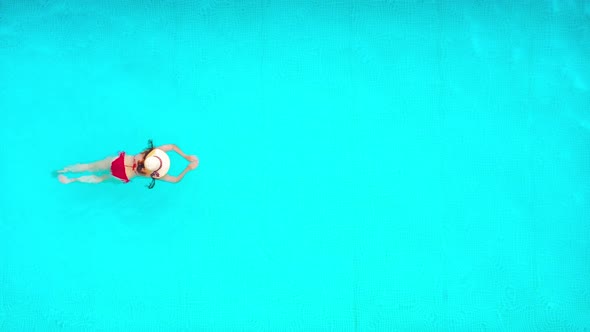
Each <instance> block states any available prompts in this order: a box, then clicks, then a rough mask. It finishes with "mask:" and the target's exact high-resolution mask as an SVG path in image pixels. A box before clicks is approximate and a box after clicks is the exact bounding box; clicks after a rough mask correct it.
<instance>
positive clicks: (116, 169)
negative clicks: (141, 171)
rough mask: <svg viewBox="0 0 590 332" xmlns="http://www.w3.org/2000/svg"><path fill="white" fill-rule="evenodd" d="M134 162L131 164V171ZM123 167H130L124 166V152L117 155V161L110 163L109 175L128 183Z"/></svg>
mask: <svg viewBox="0 0 590 332" xmlns="http://www.w3.org/2000/svg"><path fill="white" fill-rule="evenodd" d="M135 166H136V164H135V161H134V162H133V170H134V171H135ZM125 167H131V166H127V165H125V152H121V153H120V154H119V157H117V159H115V160H113V162H111V174H112V175H113V176H114V177H116V178H119V179H121V180H122V181H123V182H125V183H127V182H129V178H128V177H127V172H126V171H125Z"/></svg>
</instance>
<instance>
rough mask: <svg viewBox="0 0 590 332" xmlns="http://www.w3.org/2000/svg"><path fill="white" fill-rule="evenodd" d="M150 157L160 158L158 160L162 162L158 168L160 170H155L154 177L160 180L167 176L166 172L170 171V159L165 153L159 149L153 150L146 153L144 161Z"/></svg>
mask: <svg viewBox="0 0 590 332" xmlns="http://www.w3.org/2000/svg"><path fill="white" fill-rule="evenodd" d="M150 157H158V158H160V160H162V167H160V169H159V170H157V172H158V176H154V177H155V178H161V177H163V176H164V175H166V174H168V171H169V170H170V157H168V154H166V152H164V151H162V150H160V149H153V150H152V151H150V153H148V155H147V156H145V159H148V158H150Z"/></svg>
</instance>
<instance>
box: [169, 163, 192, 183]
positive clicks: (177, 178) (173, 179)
mask: <svg viewBox="0 0 590 332" xmlns="http://www.w3.org/2000/svg"><path fill="white" fill-rule="evenodd" d="M198 165H199V162H198V161H193V162H191V163H190V164H188V166H186V168H185V169H184V171H182V173H180V174H178V176H172V175H168V174H166V175H164V176H163V177H161V178H160V180H163V181H167V182H172V183H177V182H180V180H182V178H184V176H185V175H186V173H188V172H189V171H192V170H193V169H195V168H197V166H198Z"/></svg>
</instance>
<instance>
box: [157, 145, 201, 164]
mask: <svg viewBox="0 0 590 332" xmlns="http://www.w3.org/2000/svg"><path fill="white" fill-rule="evenodd" d="M158 149H160V150H162V151H176V153H178V154H179V155H181V156H182V157H183V158H184V159H186V160H188V161H197V157H196V156H189V155H187V154H186V153H184V152H182V150H181V149H180V148H179V147H178V146H177V145H176V144H165V145H162V146H159V147H158Z"/></svg>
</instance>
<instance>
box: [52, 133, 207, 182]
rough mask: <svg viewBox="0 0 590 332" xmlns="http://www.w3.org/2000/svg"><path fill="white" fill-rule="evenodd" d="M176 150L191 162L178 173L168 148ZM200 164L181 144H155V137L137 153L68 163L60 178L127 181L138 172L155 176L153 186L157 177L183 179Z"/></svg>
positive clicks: (65, 180)
mask: <svg viewBox="0 0 590 332" xmlns="http://www.w3.org/2000/svg"><path fill="white" fill-rule="evenodd" d="M168 151H176V152H177V153H178V154H180V155H181V156H183V157H184V158H185V159H186V160H187V161H188V162H189V164H188V166H187V167H186V168H185V169H184V171H182V173H180V174H179V175H178V176H171V175H168V174H167V173H168V170H169V169H170V158H169V157H168V154H167V153H166V152H168ZM198 165H199V159H198V158H197V156H194V155H193V156H188V155H186V154H185V153H184V152H182V150H180V149H179V148H178V146H176V145H174V144H166V145H162V146H159V147H157V148H154V144H153V142H152V140H149V141H148V148H147V149H145V150H144V151H143V152H141V153H139V154H137V155H134V156H133V155H127V154H125V152H121V153H120V154H119V156H117V157H109V158H106V159H104V160H101V161H97V162H94V163H90V164H76V165H72V166H68V167H66V168H64V169H62V170H60V171H57V173H61V174H59V176H58V179H59V181H60V182H61V183H64V184H68V183H72V182H76V181H77V182H84V183H100V182H103V181H104V180H107V179H115V178H116V179H119V180H121V181H123V182H124V183H127V182H129V181H130V180H131V179H133V178H134V177H136V176H143V177H148V178H151V179H152V182H151V183H150V184H149V185H148V188H149V189H152V188H153V187H154V185H155V184H156V180H163V181H167V182H173V183H176V182H179V181H180V180H182V178H184V176H185V174H186V173H188V172H189V171H192V170H194V169H195V168H197V166H198ZM109 170H110V174H103V175H85V176H80V177H74V178H68V177H66V176H65V175H63V173H67V172H104V171H109Z"/></svg>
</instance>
